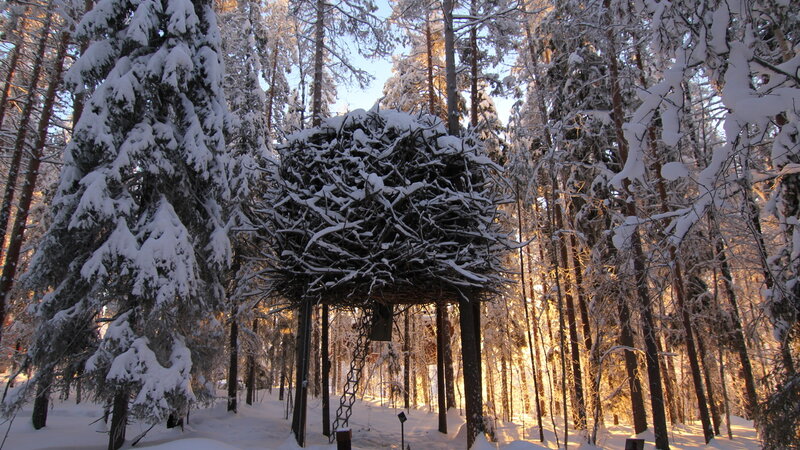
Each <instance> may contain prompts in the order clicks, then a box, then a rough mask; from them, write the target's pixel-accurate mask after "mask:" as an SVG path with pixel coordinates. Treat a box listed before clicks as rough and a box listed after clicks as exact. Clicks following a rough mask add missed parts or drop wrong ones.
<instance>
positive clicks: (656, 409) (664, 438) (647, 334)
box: [603, 0, 669, 450]
mask: <svg viewBox="0 0 800 450" xmlns="http://www.w3.org/2000/svg"><path fill="white" fill-rule="evenodd" d="M603 5H604V7H605V9H606V11H607V13H606V14H608V15H609V17H608V18H609V28H608V31H607V35H606V37H607V38H608V44H609V47H610V48H609V52H608V54H609V58H608V59H609V74H610V81H611V103H612V110H613V111H612V119H613V122H614V130H615V133H616V138H617V144H618V146H617V147H618V149H619V161H621V162H623V163H624V161H626V160H627V159H628V144H627V141H626V140H625V135H624V133H623V131H622V118H623V111H622V91H621V90H620V86H619V67H618V61H617V52H616V48H615V45H616V44H615V37H614V29H613V27H611V26H610V23H611V17H610V6H611V5H610V0H604V1H603ZM623 195H627V196H628V199H627V200H626V202H625V211H624V214H625V215H627V216H636V214H637V213H636V204H635V199H634V197H633V193H632V191H631V190H630V181H629V180H627V179H626V180H624V182H623ZM631 250H632V252H633V271H634V277H635V278H636V295H637V298H638V300H639V305H640V307H641V314H642V335H643V337H644V342H645V356H646V361H647V378H648V384H649V387H650V407H651V408H652V411H653V431H654V434H655V444H656V448H659V449H661V450H667V449H668V448H669V436H668V434H667V418H666V414H665V412H664V395H663V391H662V387H661V368H660V367H659V361H658V345H657V344H656V339H657V337H656V328H655V320H654V319H653V308H652V304H651V299H650V293H649V289H648V287H647V268H646V266H645V263H644V261H645V258H644V251H643V250H642V242H641V236H640V235H639V229H638V227H637V228H636V229H635V230H634V231H633V233H632V234H631Z"/></svg>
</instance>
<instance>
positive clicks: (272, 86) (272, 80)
mask: <svg viewBox="0 0 800 450" xmlns="http://www.w3.org/2000/svg"><path fill="white" fill-rule="evenodd" d="M278 42H279V41H278V40H275V45H273V46H272V68H271V70H270V82H269V95H268V97H267V133H268V134H270V135H272V110H273V109H274V106H273V104H274V102H275V76H276V74H277V73H278Z"/></svg>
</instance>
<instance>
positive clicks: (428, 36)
mask: <svg viewBox="0 0 800 450" xmlns="http://www.w3.org/2000/svg"><path fill="white" fill-rule="evenodd" d="M425 53H426V54H425V58H426V63H427V68H426V69H427V72H428V112H429V113H430V114H431V115H434V116H435V115H437V114H436V87H435V86H434V85H433V34H432V33H431V19H430V14H429V13H426V14H425Z"/></svg>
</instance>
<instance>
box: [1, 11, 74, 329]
mask: <svg viewBox="0 0 800 450" xmlns="http://www.w3.org/2000/svg"><path fill="white" fill-rule="evenodd" d="M51 6H52V5H51ZM48 17H50V14H49V13H48ZM68 44H69V33H67V32H64V33H61V39H60V41H59V44H58V50H57V51H56V56H55V58H54V60H53V64H54V67H53V73H52V76H51V77H50V79H49V80H48V81H49V85H48V87H47V92H46V93H45V100H44V104H43V105H42V116H41V118H40V119H39V126H38V129H37V136H36V142H35V143H34V146H33V149H32V150H31V156H30V159H29V160H28V167H27V169H26V171H25V180H24V181H23V184H22V192H21V194H20V199H19V203H18V204H17V213H16V217H14V224H13V226H12V227H11V236H10V238H9V243H8V249H7V251H6V261H5V264H4V265H3V274H2V276H0V338H2V324H3V323H5V312H6V303H7V302H8V297H9V295H10V294H11V287H12V286H13V284H14V277H15V276H16V274H17V268H18V267H17V264H18V262H19V257H20V252H21V251H22V244H23V242H25V235H24V233H25V226H26V223H27V221H28V213H29V212H30V208H31V202H32V201H33V193H34V190H35V188H36V180H37V179H38V177H39V166H40V165H41V162H42V155H43V154H44V147H45V144H46V142H47V131H48V128H49V127H50V118H51V116H52V114H53V105H54V103H55V99H56V91H57V89H58V86H59V85H60V84H61V74H62V71H63V68H64V58H65V56H66V52H67V46H68ZM31 100H32V99H31ZM26 108H27V105H26ZM25 126H26V127H27V124H26V125H25ZM21 132H22V130H20V133H21ZM20 151H22V147H20ZM10 183H11V180H9V186H10Z"/></svg>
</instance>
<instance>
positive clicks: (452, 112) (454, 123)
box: [442, 0, 471, 315]
mask: <svg viewBox="0 0 800 450" xmlns="http://www.w3.org/2000/svg"><path fill="white" fill-rule="evenodd" d="M453 7H454V2H453V0H443V3H442V10H443V11H442V12H443V14H444V59H445V79H446V80H447V132H448V133H450V134H451V135H453V136H458V135H459V126H458V99H457V97H456V96H457V95H458V94H457V92H456V89H457V86H456V39H455V31H454V30H453ZM470 315H471V314H470Z"/></svg>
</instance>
